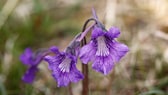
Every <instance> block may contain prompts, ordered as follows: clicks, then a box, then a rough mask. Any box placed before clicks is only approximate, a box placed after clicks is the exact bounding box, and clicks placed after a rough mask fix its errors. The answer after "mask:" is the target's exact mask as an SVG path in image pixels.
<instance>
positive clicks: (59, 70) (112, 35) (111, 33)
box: [20, 9, 129, 93]
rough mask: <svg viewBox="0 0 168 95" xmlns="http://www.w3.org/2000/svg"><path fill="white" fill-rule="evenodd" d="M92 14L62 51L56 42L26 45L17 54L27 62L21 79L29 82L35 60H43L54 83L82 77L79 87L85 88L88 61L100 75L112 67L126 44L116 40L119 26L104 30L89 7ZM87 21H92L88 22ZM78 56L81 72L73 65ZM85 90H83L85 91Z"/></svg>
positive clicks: (124, 49) (35, 69) (66, 82)
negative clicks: (44, 47)
mask: <svg viewBox="0 0 168 95" xmlns="http://www.w3.org/2000/svg"><path fill="white" fill-rule="evenodd" d="M92 12H93V17H92V18H89V19H88V20H87V21H86V22H85V24H84V26H83V30H82V32H81V33H79V34H78V35H77V36H76V37H75V38H74V39H73V40H72V41H71V43H70V44H69V45H68V46H67V48H65V50H64V51H59V49H58V48H57V47H56V46H52V47H51V48H50V49H47V50H42V51H39V52H35V53H33V52H32V51H31V49H30V48H27V49H26V50H25V52H24V53H23V54H22V55H21V56H20V60H21V61H22V62H23V64H25V65H27V66H29V68H28V70H27V72H26V73H25V75H24V76H23V78H22V79H23V80H24V81H25V82H27V83H32V82H33V80H34V78H35V73H36V72H37V71H38V64H40V62H41V61H42V60H45V61H46V62H47V63H48V64H49V69H50V70H51V72H52V77H53V78H54V79H55V80H56V81H57V85H58V87H62V86H67V85H68V84H69V83H70V82H75V83H76V82H78V81H80V80H82V79H83V85H84V86H83V89H84V87H85V89H86V91H87V89H88V87H87V86H88V66H87V63H88V62H92V68H93V69H94V70H95V71H97V72H100V73H102V74H104V75H107V74H109V73H110V71H112V69H113V68H114V66H115V64H116V63H117V62H119V60H120V59H121V58H122V57H123V56H124V55H125V54H126V53H127V52H128V50H129V49H128V47H127V46H126V45H124V44H122V43H120V42H118V41H117V40H116V38H118V37H119V35H120V30H119V29H118V28H116V27H111V28H110V29H109V30H107V29H106V28H105V27H104V25H103V24H102V23H101V22H100V21H99V20H98V17H97V15H96V12H95V11H94V9H93V10H92ZM90 21H94V23H93V24H92V25H90V26H88V27H87V28H86V26H87V24H88V23H89V22H90ZM90 30H92V33H91V40H90V41H89V42H88V43H87V42H86V38H85V36H86V34H87V33H88V32H89V31H90ZM50 53H53V55H50ZM78 57H79V58H80V60H81V61H82V63H83V65H82V66H83V67H82V69H83V70H82V72H83V73H82V72H81V71H79V70H78V69H77V67H76V65H77V59H78ZM86 91H85V93H87V92H86Z"/></svg>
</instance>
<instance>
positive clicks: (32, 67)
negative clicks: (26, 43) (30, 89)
mask: <svg viewBox="0 0 168 95" xmlns="http://www.w3.org/2000/svg"><path fill="white" fill-rule="evenodd" d="M43 54H44V52H36V53H33V52H32V50H31V49H30V48H26V49H25V51H24V53H23V54H22V55H21V56H20V60H21V62H22V63H23V64H25V65H26V66H28V70H27V71H26V73H25V74H24V75H23V77H22V80H23V81H24V82H26V83H32V82H33V80H34V79H35V74H36V72H37V71H38V68H37V66H38V64H39V63H40V62H41V61H42V57H43Z"/></svg>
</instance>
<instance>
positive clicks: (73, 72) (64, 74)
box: [44, 47, 84, 87]
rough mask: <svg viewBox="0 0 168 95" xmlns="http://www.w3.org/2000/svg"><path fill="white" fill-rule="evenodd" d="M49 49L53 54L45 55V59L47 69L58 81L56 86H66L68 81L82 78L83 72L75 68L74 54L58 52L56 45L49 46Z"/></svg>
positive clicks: (75, 59) (76, 80)
mask: <svg viewBox="0 0 168 95" xmlns="http://www.w3.org/2000/svg"><path fill="white" fill-rule="evenodd" d="M50 50H51V51H52V52H53V53H55V54H56V55H55V56H49V55H48V56H45V58H44V59H45V60H46V61H47V62H48V63H49V69H50V70H51V71H52V76H53V77H54V79H55V80H56V81H57V83H58V87H60V86H67V85H68V84H69V83H70V82H78V81H79V80H81V79H83V78H84V76H83V74H82V73H81V72H80V71H79V70H77V68H76V63H77V58H76V56H74V55H72V54H71V53H69V52H60V51H59V50H58V49H57V47H51V48H50Z"/></svg>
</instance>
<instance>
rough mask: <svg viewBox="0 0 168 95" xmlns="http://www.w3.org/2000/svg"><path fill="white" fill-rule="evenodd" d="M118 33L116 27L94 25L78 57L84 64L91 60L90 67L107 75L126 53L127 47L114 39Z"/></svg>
mask: <svg viewBox="0 0 168 95" xmlns="http://www.w3.org/2000/svg"><path fill="white" fill-rule="evenodd" d="M119 34H120V31H119V29H118V28H114V27H112V28H110V30H109V31H107V32H106V30H104V29H103V28H100V27H98V26H94V28H93V31H92V38H91V41H90V42H89V43H88V44H87V45H85V46H83V47H82V48H81V50H80V54H79V57H80V59H81V61H82V62H83V63H85V64H87V63H88V62H90V61H92V62H93V64H92V68H93V69H94V70H96V71H98V72H101V73H103V74H104V75H107V74H108V73H109V72H110V71H111V70H112V68H113V66H114V65H115V63H116V62H119V60H120V59H121V58H122V57H123V56H124V55H125V54H126V53H127V51H128V47H127V46H126V45H124V44H121V43H119V42H117V41H116V40H115V38H117V37H118V36H119Z"/></svg>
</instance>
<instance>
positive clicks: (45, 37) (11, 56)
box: [0, 0, 168, 95]
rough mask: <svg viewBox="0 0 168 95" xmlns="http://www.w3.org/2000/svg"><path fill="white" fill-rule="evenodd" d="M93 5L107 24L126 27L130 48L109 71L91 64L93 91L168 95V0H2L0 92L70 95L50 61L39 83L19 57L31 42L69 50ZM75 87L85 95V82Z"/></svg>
mask: <svg viewBox="0 0 168 95" xmlns="http://www.w3.org/2000/svg"><path fill="white" fill-rule="evenodd" d="M92 7H94V8H95V10H96V11H97V15H98V17H99V19H100V21H102V22H103V23H104V24H105V26H106V28H107V29H109V28H110V27H111V26H116V27H119V28H120V30H121V35H120V37H119V38H118V41H120V42H122V43H125V44H126V45H128V47H129V48H130V51H129V53H127V55H126V56H125V57H123V58H122V60H121V61H120V62H119V63H118V64H117V65H116V66H115V68H114V69H113V71H112V72H111V73H110V74H109V75H107V76H103V75H102V74H100V73H97V72H95V71H94V70H92V69H91V66H90V67H89V70H90V71H89V79H90V84H89V95H168V69H167V68H168V0H48V1H47V0H0V95H68V88H66V87H65V88H63V87H62V88H58V87H57V84H56V82H55V81H54V79H53V78H52V76H51V73H50V71H49V70H48V64H47V63H46V62H42V64H40V65H39V69H40V71H39V72H38V73H37V77H36V79H35V81H34V82H33V84H26V83H24V82H22V81H21V77H22V75H23V74H24V72H25V71H26V68H27V67H26V66H25V65H23V64H22V63H21V62H20V61H19V56H20V54H21V53H22V52H23V51H24V49H25V48H26V47H31V48H32V49H33V50H37V49H39V48H49V47H50V46H53V45H57V46H58V47H59V48H60V49H61V50H63V49H64V48H65V47H66V46H67V45H68V43H69V42H70V40H72V39H73V37H74V36H75V35H76V34H77V33H79V32H81V30H82V26H83V24H84V22H85V21H86V20H87V19H88V18H90V17H91V16H92V13H91V8H92ZM90 65H91V63H90ZM78 68H79V69H80V70H81V64H78ZM72 87H73V89H72V90H73V93H74V95H81V90H82V86H81V81H80V82H79V83H76V84H72Z"/></svg>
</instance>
